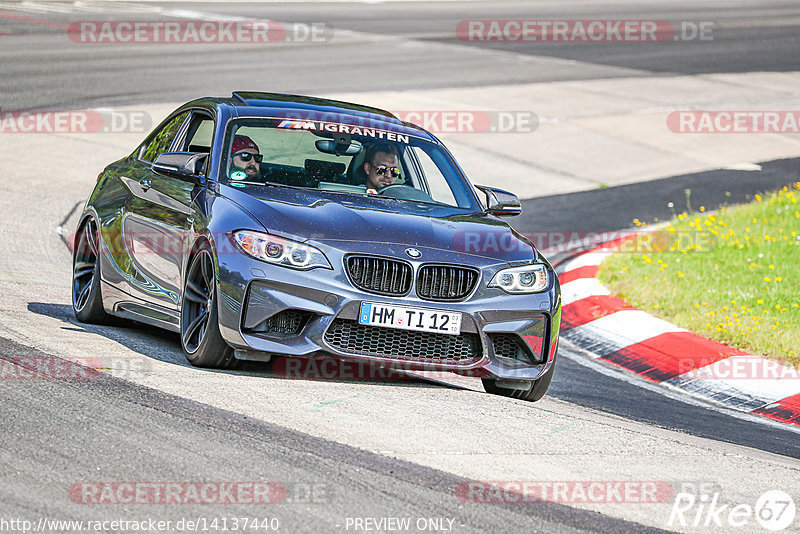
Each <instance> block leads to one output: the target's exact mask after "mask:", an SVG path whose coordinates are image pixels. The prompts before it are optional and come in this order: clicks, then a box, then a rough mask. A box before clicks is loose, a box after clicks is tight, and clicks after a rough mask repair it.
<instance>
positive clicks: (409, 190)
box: [378, 184, 433, 202]
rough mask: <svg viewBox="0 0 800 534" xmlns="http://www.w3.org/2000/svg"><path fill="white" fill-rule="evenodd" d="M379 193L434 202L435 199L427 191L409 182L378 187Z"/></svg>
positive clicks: (402, 198) (403, 198) (401, 198)
mask: <svg viewBox="0 0 800 534" xmlns="http://www.w3.org/2000/svg"><path fill="white" fill-rule="evenodd" d="M378 194H379V195H386V196H387V197H392V198H397V199H400V200H418V201H420V202H433V199H432V198H431V197H430V196H429V195H428V194H427V193H426V192H425V191H422V190H420V189H417V188H416V187H412V186H410V185H408V184H391V185H387V186H386V187H381V188H380V189H378Z"/></svg>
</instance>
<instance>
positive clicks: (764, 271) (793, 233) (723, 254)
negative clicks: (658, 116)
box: [598, 182, 800, 367]
mask: <svg viewBox="0 0 800 534" xmlns="http://www.w3.org/2000/svg"><path fill="white" fill-rule="evenodd" d="M635 222H636V224H637V225H643V224H644V223H639V222H638V221H635ZM626 250H633V251H634V252H625V253H620V254H613V255H612V256H610V257H609V258H607V259H606V260H605V261H604V262H603V264H602V265H601V266H600V273H599V275H598V277H599V278H600V280H601V281H602V282H603V283H604V284H606V286H607V287H608V289H609V290H610V291H611V292H612V293H613V294H615V295H618V296H619V297H620V298H622V299H624V300H625V301H627V302H628V303H630V304H631V305H633V306H636V307H637V308H640V309H642V310H646V311H648V312H650V313H652V314H653V315H656V316H658V317H661V318H663V319H665V320H667V321H669V322H671V323H674V324H676V325H678V326H680V327H682V328H686V329H688V330H691V331H693V332H695V333H697V334H699V335H701V336H704V337H707V338H709V339H713V340H715V341H719V342H721V343H725V344H727V345H730V346H733V347H736V348H739V349H741V350H744V351H747V352H750V353H751V354H758V355H762V356H765V357H767V358H770V359H773V360H778V361H781V362H783V363H784V364H788V365H794V366H795V367H800V182H797V183H795V184H794V186H793V187H791V188H788V187H785V188H783V189H782V190H781V191H778V192H775V193H770V194H766V195H764V196H762V195H756V196H755V200H753V201H752V202H751V203H749V204H743V205H738V206H732V207H724V208H722V209H720V210H719V212H717V213H716V214H709V213H706V212H705V209H704V208H703V207H701V208H700V212H699V213H693V214H687V213H681V214H678V215H676V217H674V218H673V219H672V221H670V223H669V225H668V226H666V227H665V228H664V229H663V230H659V231H657V232H655V233H647V234H645V233H643V234H641V235H638V236H637V237H636V243H635V246H628V247H626Z"/></svg>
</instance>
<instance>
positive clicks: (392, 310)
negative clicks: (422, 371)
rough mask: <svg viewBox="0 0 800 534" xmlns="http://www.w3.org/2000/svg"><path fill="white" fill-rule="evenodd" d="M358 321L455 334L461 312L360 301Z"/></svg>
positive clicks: (459, 329)
mask: <svg viewBox="0 0 800 534" xmlns="http://www.w3.org/2000/svg"><path fill="white" fill-rule="evenodd" d="M358 322H359V323H360V324H367V325H371V326H385V327H387V328H399V329H401V330H416V331H419V332H435V333H437V334H450V335H454V336H457V335H458V334H460V333H461V312H451V311H442V310H430V309H427V308H411V307H408V306H392V305H390V304H379V303H377V302H362V303H361V313H359V314H358Z"/></svg>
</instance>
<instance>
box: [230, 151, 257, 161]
mask: <svg viewBox="0 0 800 534" xmlns="http://www.w3.org/2000/svg"><path fill="white" fill-rule="evenodd" d="M237 156H238V157H239V158H240V159H241V160H242V161H244V162H248V161H250V158H255V160H256V163H261V160H263V159H264V156H263V155H261V154H251V153H250V152H239V153H238V154H234V155H233V157H237Z"/></svg>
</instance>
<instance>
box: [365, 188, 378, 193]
mask: <svg viewBox="0 0 800 534" xmlns="http://www.w3.org/2000/svg"><path fill="white" fill-rule="evenodd" d="M367 194H368V195H377V194H378V191H377V190H375V189H372V188H371V187H370V188H368V189H367Z"/></svg>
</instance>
